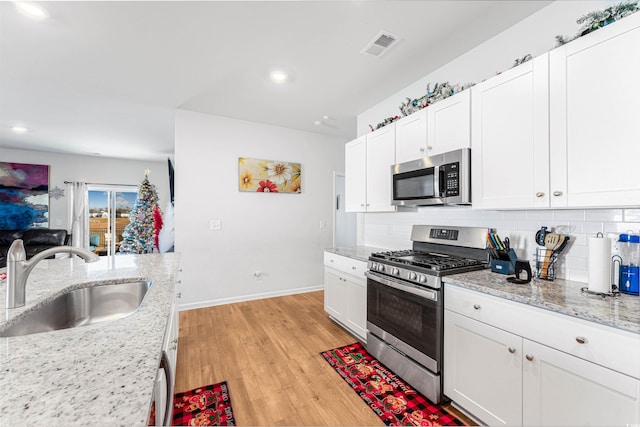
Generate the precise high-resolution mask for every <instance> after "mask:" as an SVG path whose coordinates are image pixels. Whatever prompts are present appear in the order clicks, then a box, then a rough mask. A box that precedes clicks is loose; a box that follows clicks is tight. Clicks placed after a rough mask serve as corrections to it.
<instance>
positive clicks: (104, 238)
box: [86, 186, 138, 255]
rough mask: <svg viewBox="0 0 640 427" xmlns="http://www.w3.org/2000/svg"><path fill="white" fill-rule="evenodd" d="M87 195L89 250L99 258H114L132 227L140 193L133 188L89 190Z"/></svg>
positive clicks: (97, 187) (91, 187)
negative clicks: (130, 215)
mask: <svg viewBox="0 0 640 427" xmlns="http://www.w3.org/2000/svg"><path fill="white" fill-rule="evenodd" d="M88 192H89V197H88V198H87V203H88V204H89V207H88V209H87V210H86V211H87V212H88V215H89V233H88V235H89V249H90V250H91V251H93V252H95V253H96V254H98V255H113V254H115V253H116V252H117V251H118V248H119V246H120V242H121V241H122V233H123V232H124V229H125V227H126V226H127V224H129V212H131V209H132V208H133V206H134V204H135V202H136V200H137V198H138V190H137V188H136V187H133V186H118V187H116V186H89V187H88Z"/></svg>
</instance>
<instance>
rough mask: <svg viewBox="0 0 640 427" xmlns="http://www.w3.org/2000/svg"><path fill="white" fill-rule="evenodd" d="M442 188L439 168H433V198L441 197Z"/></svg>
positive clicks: (436, 166)
mask: <svg viewBox="0 0 640 427" xmlns="http://www.w3.org/2000/svg"><path fill="white" fill-rule="evenodd" d="M442 193H443V191H442V188H440V166H438V165H435V166H433V196H434V197H442V196H443V194H442Z"/></svg>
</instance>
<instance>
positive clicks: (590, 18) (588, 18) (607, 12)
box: [556, 0, 640, 47]
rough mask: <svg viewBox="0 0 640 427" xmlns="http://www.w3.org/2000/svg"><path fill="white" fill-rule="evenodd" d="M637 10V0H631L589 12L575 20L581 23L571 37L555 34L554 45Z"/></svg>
mask: <svg viewBox="0 0 640 427" xmlns="http://www.w3.org/2000/svg"><path fill="white" fill-rule="evenodd" d="M638 10H640V9H639V8H638V0H631V1H628V2H622V3H619V4H614V5H611V6H609V7H608V8H606V9H604V10H596V11H593V12H589V13H587V14H586V15H583V16H582V17H580V18H578V19H577V20H576V23H578V24H582V27H580V30H578V33H577V34H575V35H574V36H573V37H566V36H563V35H559V36H556V47H559V46H562V45H563V44H565V43H569V42H570V41H572V40H575V39H577V38H579V37H582V36H584V35H585V34H589V33H590V32H593V31H595V30H598V29H600V28H602V27H605V26H607V25H609V24H611V23H612V22H615V21H619V20H620V19H622V18H624V17H626V16H629V15H631V14H632V13H635V12H637V11H638Z"/></svg>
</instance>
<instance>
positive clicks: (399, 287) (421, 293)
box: [364, 271, 438, 301]
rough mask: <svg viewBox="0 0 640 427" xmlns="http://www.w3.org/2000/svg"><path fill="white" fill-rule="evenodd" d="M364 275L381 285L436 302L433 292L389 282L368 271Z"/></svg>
mask: <svg viewBox="0 0 640 427" xmlns="http://www.w3.org/2000/svg"><path fill="white" fill-rule="evenodd" d="M364 275H365V276H367V277H368V278H369V279H371V280H373V281H374V282H378V283H380V284H382V285H385V286H389V287H390V288H394V289H397V290H399V291H403V292H408V293H410V294H413V295H417V296H419V297H422V298H427V299H430V300H431V301H438V294H437V293H436V292H434V291H430V290H428V289H423V288H417V287H414V286H407V285H403V284H402V283H398V282H396V281H395V280H389V279H386V278H384V277H380V276H378V275H377V274H374V273H371V272H369V271H365V272H364Z"/></svg>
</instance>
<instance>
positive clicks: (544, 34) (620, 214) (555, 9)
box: [357, 1, 640, 282]
mask: <svg viewBox="0 0 640 427" xmlns="http://www.w3.org/2000/svg"><path fill="white" fill-rule="evenodd" d="M612 3H617V2H616V1H557V2H555V3H552V4H551V5H549V6H547V7H546V8H544V9H542V10H540V11H539V12H537V13H535V14H533V15H531V16H530V17H528V18H526V19H524V20H523V21H521V22H520V23H518V24H516V25H514V26H513V27H511V28H509V29H507V30H506V31H504V32H502V33H501V34H498V35H497V36H495V37H493V38H491V39H489V40H488V41H486V42H484V43H482V44H480V45H478V46H477V47H476V48H474V49H472V50H471V51H469V52H467V53H466V54H464V55H462V56H460V57H458V58H456V59H455V60H453V61H451V62H450V63H448V64H446V65H445V66H443V67H441V68H440V69H438V70H436V71H434V72H432V73H430V74H428V75H426V76H425V77H424V78H422V79H420V80H418V81H417V82H415V83H413V84H411V85H410V86H408V87H406V88H404V89H402V90H400V91H398V92H397V93H396V94H394V95H393V96H390V97H389V98H387V99H384V100H382V101H380V102H379V103H378V104H376V105H375V106H373V107H371V108H370V109H368V110H366V111H364V112H362V113H361V114H360V115H359V116H358V129H357V130H358V135H362V134H364V133H366V132H368V131H369V127H368V124H372V125H374V126H375V125H376V124H377V123H379V122H381V121H382V120H383V119H384V118H385V117H389V116H393V115H396V114H398V112H399V110H398V106H399V105H400V104H401V103H402V102H403V101H405V98H406V97H411V98H417V97H420V96H422V95H424V93H425V88H426V85H427V83H428V82H431V84H432V86H433V84H434V83H436V82H443V81H449V82H450V83H465V82H470V81H471V82H476V83H478V82H480V81H482V80H484V79H487V78H489V77H491V76H493V75H494V74H495V73H496V72H498V71H502V70H506V69H508V68H510V67H511V66H512V65H513V62H514V60H515V59H516V58H521V57H523V56H524V55H525V54H527V53H531V54H532V55H533V56H537V55H540V54H542V53H544V52H546V51H549V50H551V49H553V48H554V47H555V36H556V35H559V34H562V35H565V36H573V35H574V34H575V33H576V32H577V30H578V29H579V27H580V26H579V25H578V24H576V19H577V18H579V17H580V16H582V15H584V14H586V13H588V12H591V11H594V10H600V9H603V8H606V7H607V6H608V5H610V4H612ZM413 224H429V225H445V226H446V225H460V226H479V227H490V228H495V229H496V230H497V231H498V233H499V234H500V236H501V237H506V236H509V237H510V239H511V241H512V245H514V246H515V247H516V252H517V253H518V256H519V257H521V258H523V259H533V258H534V253H535V248H536V244H535V242H534V241H533V240H534V236H535V232H536V231H537V230H538V229H539V228H540V227H541V226H547V227H549V228H555V227H559V226H567V227H571V229H572V230H573V231H572V232H571V233H570V235H571V238H572V241H571V243H570V245H568V246H567V249H566V250H565V252H564V256H563V257H561V263H560V266H559V267H560V268H559V271H558V276H559V277H563V278H567V279H572V280H576V281H581V282H586V281H587V253H588V248H587V236H595V234H596V233H597V232H602V233H604V234H606V235H608V236H609V237H616V235H617V234H619V233H621V232H625V231H627V230H633V231H635V232H636V233H637V232H639V230H640V209H624V210H623V209H588V210H531V211H526V210H525V211H504V212H499V211H475V210H472V209H471V208H468V207H446V208H442V207H430V208H420V209H418V210H414V211H406V212H398V213H384V214H383V213H381V214H375V213H374V214H362V215H361V216H360V217H359V221H358V225H359V229H358V239H359V240H358V243H359V244H365V245H370V246H376V247H382V248H390V249H406V248H408V247H410V246H411V242H410V240H409V238H410V231H411V225H413Z"/></svg>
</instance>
